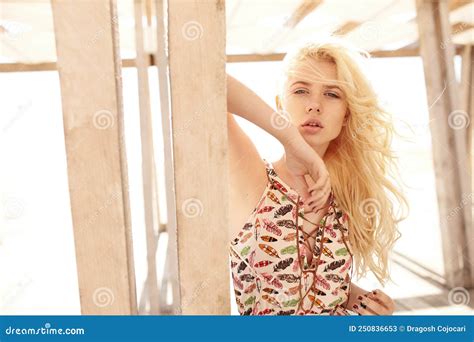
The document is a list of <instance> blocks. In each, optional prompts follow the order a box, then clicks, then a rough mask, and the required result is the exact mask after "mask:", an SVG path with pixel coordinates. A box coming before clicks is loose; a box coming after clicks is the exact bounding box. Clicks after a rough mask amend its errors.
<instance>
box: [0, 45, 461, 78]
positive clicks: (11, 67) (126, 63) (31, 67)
mask: <svg viewBox="0 0 474 342" xmlns="http://www.w3.org/2000/svg"><path fill="white" fill-rule="evenodd" d="M463 47H464V45H459V46H457V47H456V55H461V53H462V50H463ZM370 55H371V56H372V57H373V58H391V57H392V58H393V57H418V56H420V54H419V51H418V49H413V48H412V49H401V50H390V51H388V50H387V51H382V50H379V51H372V52H370ZM148 57H149V58H150V63H149V64H150V66H153V65H157V64H156V63H155V58H154V56H153V55H149V56H148ZM284 57H285V53H270V54H265V55H259V54H241V55H227V63H243V62H278V61H281V60H283V58H284ZM135 66H136V63H135V59H122V68H133V67H135ZM54 70H57V69H56V63H55V62H44V63H33V64H29V63H0V72H22V71H29V72H31V71H54Z"/></svg>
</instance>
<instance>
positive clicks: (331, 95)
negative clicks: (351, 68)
mask: <svg viewBox="0 0 474 342" xmlns="http://www.w3.org/2000/svg"><path fill="white" fill-rule="evenodd" d="M326 94H327V95H329V96H330V97H333V98H335V99H339V98H340V96H339V94H337V93H334V92H327V93H326Z"/></svg>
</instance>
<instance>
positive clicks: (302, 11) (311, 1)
mask: <svg viewBox="0 0 474 342" xmlns="http://www.w3.org/2000/svg"><path fill="white" fill-rule="evenodd" d="M321 3H322V0H303V1H302V2H301V4H300V5H299V6H298V8H297V9H296V10H295V11H294V12H293V13H292V14H291V16H290V17H289V18H288V20H287V21H286V22H285V24H284V26H285V27H287V28H289V29H292V28H295V27H296V25H298V24H299V23H300V22H301V21H302V20H303V19H304V18H306V16H307V15H308V14H310V13H311V12H313V11H314V10H315V9H316V7H318V6H319V5H321Z"/></svg>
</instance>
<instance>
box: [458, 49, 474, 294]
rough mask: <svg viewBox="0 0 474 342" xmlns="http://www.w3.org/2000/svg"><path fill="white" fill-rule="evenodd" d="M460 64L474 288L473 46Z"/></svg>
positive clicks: (469, 257) (469, 261)
mask: <svg viewBox="0 0 474 342" xmlns="http://www.w3.org/2000/svg"><path fill="white" fill-rule="evenodd" d="M461 58H462V64H461V84H460V93H461V99H462V100H461V103H462V108H463V113H465V114H466V118H465V120H466V122H467V125H468V127H467V134H466V141H467V146H468V147H467V153H466V155H467V160H468V166H469V175H470V177H469V179H470V181H471V185H470V186H469V189H470V191H471V194H470V196H468V197H467V198H466V203H465V206H466V211H465V213H466V215H465V216H466V217H465V219H466V240H467V241H468V242H467V248H468V253H467V254H466V258H467V259H468V261H467V264H468V265H469V271H470V275H471V277H470V283H471V287H474V229H473V226H472V219H473V217H472V216H473V209H474V204H473V201H472V200H473V198H472V196H473V193H474V187H473V186H474V182H473V179H472V177H473V173H472V172H473V170H474V167H473V162H474V151H473V144H472V137H473V134H472V131H473V127H474V125H473V122H472V120H473V117H472V113H473V111H474V68H473V65H474V46H473V45H466V46H464V48H463V50H462V53H461Z"/></svg>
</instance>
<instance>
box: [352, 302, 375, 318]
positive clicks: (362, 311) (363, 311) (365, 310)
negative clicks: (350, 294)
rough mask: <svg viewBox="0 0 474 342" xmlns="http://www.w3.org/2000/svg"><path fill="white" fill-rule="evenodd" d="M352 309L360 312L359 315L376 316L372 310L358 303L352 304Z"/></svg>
mask: <svg viewBox="0 0 474 342" xmlns="http://www.w3.org/2000/svg"><path fill="white" fill-rule="evenodd" d="M352 311H354V312H356V313H358V314H359V315H365V316H375V315H374V314H373V313H372V312H370V311H369V310H367V309H364V308H363V307H361V306H359V305H357V304H354V305H353V306H352Z"/></svg>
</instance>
